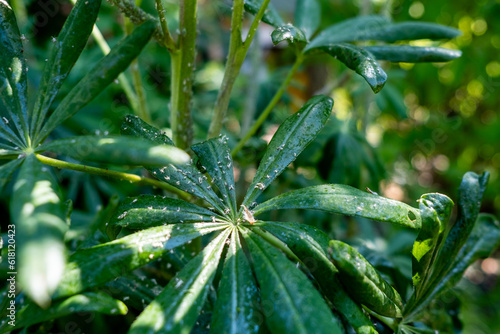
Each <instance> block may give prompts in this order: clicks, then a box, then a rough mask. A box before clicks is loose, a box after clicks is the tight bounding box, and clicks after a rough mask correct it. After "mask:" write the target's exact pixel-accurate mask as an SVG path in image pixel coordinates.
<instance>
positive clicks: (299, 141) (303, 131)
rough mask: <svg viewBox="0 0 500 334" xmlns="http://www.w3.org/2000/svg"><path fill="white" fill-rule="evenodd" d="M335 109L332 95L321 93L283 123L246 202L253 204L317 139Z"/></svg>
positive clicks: (272, 140)
mask: <svg viewBox="0 0 500 334" xmlns="http://www.w3.org/2000/svg"><path fill="white" fill-rule="evenodd" d="M332 108H333V100H332V99H331V98H329V97H327V96H324V95H318V96H315V97H313V98H311V99H310V100H309V101H307V103H306V104H305V105H304V106H303V107H302V108H301V109H300V110H299V111H298V112H296V113H295V114H293V115H291V116H289V117H288V118H287V119H286V120H285V121H284V122H283V123H282V124H281V126H280V127H279V128H278V131H276V133H275V135H274V136H273V139H271V142H270V143H269V145H268V147H267V150H266V153H265V154H264V157H263V158H262V160H261V162H260V165H259V168H258V169H257V172H256V174H255V177H254V179H253V181H252V184H251V185H250V187H249V190H248V192H247V194H246V196H245V199H244V200H243V203H242V204H243V205H246V206H247V207H251V206H253V205H252V204H253V201H255V200H256V199H257V197H258V196H259V195H260V194H261V193H262V191H263V190H264V189H266V188H267V186H269V184H270V183H271V182H272V181H273V180H274V179H275V178H276V177H278V175H280V174H281V172H283V170H284V169H285V168H286V167H287V166H288V165H289V164H290V163H291V162H292V161H294V160H295V159H296V158H297V156H298V155H299V154H300V153H301V152H302V151H303V150H304V148H306V147H307V145H309V143H310V142H311V141H312V140H313V139H314V138H316V135H317V134H318V132H319V131H320V130H321V129H322V128H323V126H324V124H325V123H326V121H327V120H328V118H329V117H330V114H331V111H332ZM249 204H250V205H249Z"/></svg>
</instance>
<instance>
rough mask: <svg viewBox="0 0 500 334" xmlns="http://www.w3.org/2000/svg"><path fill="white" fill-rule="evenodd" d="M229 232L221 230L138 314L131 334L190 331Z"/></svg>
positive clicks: (205, 295)
mask: <svg viewBox="0 0 500 334" xmlns="http://www.w3.org/2000/svg"><path fill="white" fill-rule="evenodd" d="M230 233H231V229H226V230H225V231H223V232H222V233H220V234H219V236H217V237H216V238H215V239H214V240H212V242H211V243H210V244H209V245H208V246H207V247H205V248H204V249H203V251H202V252H201V253H200V254H198V255H197V256H196V257H195V258H194V259H192V260H191V261H189V262H188V264H187V265H186V266H185V267H184V268H183V269H182V270H181V271H180V272H179V273H177V275H176V276H175V277H174V278H173V279H172V280H170V282H169V283H168V285H167V286H166V287H165V289H164V290H163V292H162V293H161V294H160V295H159V296H158V297H157V298H156V299H155V300H153V302H152V303H151V304H149V306H148V307H146V309H145V310H144V311H143V312H142V313H141V314H140V315H139V317H137V319H136V320H135V321H134V323H133V324H132V327H131V328H130V331H129V333H130V334H134V333H141V334H143V333H165V334H167V333H186V334H189V333H190V332H191V329H192V327H193V325H194V323H195V322H196V319H197V318H198V315H199V312H200V311H201V309H202V308H203V304H204V303H205V299H206V297H207V294H208V290H209V288H210V286H211V284H212V280H213V278H214V276H215V272H216V271H217V267H218V265H219V261H220V257H221V254H222V250H223V249H224V245H225V243H226V239H227V238H228V237H229V234H230Z"/></svg>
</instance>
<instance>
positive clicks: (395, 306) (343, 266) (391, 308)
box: [329, 240, 403, 318]
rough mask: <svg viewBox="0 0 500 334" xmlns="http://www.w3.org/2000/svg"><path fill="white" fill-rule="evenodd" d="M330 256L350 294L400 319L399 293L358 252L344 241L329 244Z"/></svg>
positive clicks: (371, 306)
mask: <svg viewBox="0 0 500 334" xmlns="http://www.w3.org/2000/svg"><path fill="white" fill-rule="evenodd" d="M329 253H330V256H331V258H332V261H333V263H334V264H335V266H336V267H337V269H338V270H339V273H338V276H339V279H340V281H341V282H342V284H343V285H344V287H345V288H346V291H347V292H348V293H349V295H350V296H351V297H352V298H353V299H354V300H356V301H357V302H358V303H361V304H363V305H365V306H366V307H368V308H369V309H371V310H372V311H374V312H376V313H378V314H381V315H383V316H387V317H393V318H395V317H397V318H399V317H401V316H402V314H401V310H402V309H403V303H402V301H401V297H400V296H399V294H398V292H397V291H396V290H395V289H394V288H393V287H392V286H391V285H390V284H389V283H387V282H386V281H385V280H384V279H383V278H382V276H380V274H379V273H378V272H377V270H376V269H375V268H374V267H373V266H372V265H371V264H370V262H368V261H367V260H366V259H365V258H364V257H363V256H362V255H361V254H360V253H359V252H358V251H356V250H355V249H354V248H352V247H351V246H349V245H348V244H345V243H343V242H341V241H337V240H332V241H330V249H329Z"/></svg>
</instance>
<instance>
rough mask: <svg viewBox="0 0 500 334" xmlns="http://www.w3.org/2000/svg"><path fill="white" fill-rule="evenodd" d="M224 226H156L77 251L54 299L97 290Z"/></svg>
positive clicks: (205, 224) (199, 224)
mask: <svg viewBox="0 0 500 334" xmlns="http://www.w3.org/2000/svg"><path fill="white" fill-rule="evenodd" d="M226 226H227V224H220V223H195V224H172V225H167V226H158V227H153V228H150V229H147V230H144V231H141V232H137V233H134V234H131V235H128V236H126V237H123V238H121V239H117V240H114V241H112V242H108V243H105V244H102V245H99V246H95V247H92V248H87V249H83V250H79V251H77V252H76V253H74V254H73V255H72V256H71V257H70V258H69V263H68V265H67V266H66V270H65V272H64V275H63V278H62V280H61V283H60V284H59V286H58V289H57V291H56V293H55V296H57V297H61V296H67V295H71V294H75V293H79V292H81V291H84V290H85V289H87V288H89V287H93V286H98V285H100V284H102V283H105V282H107V281H109V280H112V279H114V278H115V277H119V276H122V275H123V274H125V273H127V272H129V271H132V270H134V269H137V268H139V267H141V266H143V265H145V264H147V263H149V262H151V261H153V260H154V259H156V258H158V257H160V256H161V255H162V254H164V253H165V252H167V251H169V250H171V249H173V248H175V247H177V246H180V245H183V244H185V243H187V242H189V241H190V240H193V239H194V238H196V237H199V236H201V235H205V234H208V233H211V232H214V231H217V230H220V229H222V228H225V227H226Z"/></svg>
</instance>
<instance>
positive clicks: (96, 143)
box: [37, 136, 190, 167]
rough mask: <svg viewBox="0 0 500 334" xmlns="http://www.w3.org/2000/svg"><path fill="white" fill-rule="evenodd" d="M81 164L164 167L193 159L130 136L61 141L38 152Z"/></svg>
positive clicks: (77, 138)
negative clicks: (69, 158)
mask: <svg viewBox="0 0 500 334" xmlns="http://www.w3.org/2000/svg"><path fill="white" fill-rule="evenodd" d="M37 150H41V151H51V152H55V153H57V154H62V155H66V156H69V157H72V158H74V159H77V160H81V161H94V162H102V163H108V164H116V165H141V166H153V167H161V166H165V165H167V164H170V163H173V164H176V165H183V164H187V163H188V162H189V160H190V157H189V155H188V154H187V153H186V152H184V151H183V150H181V149H178V148H177V147H175V146H172V145H157V144H155V143H152V142H151V141H149V140H146V139H142V138H130V137H127V136H106V137H101V136H78V137H71V138H64V139H57V140H54V141H52V142H50V143H47V144H42V145H41V146H39V147H38V148H37Z"/></svg>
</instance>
